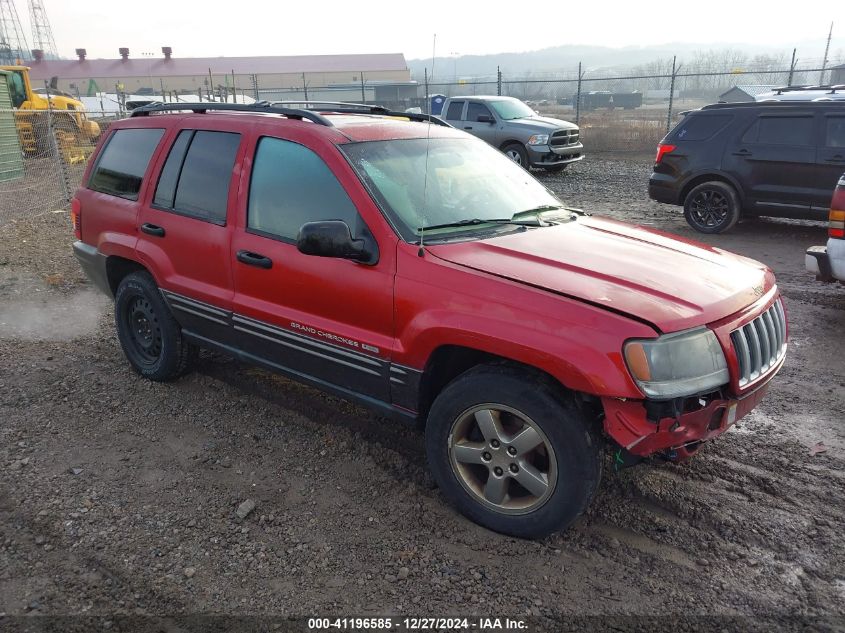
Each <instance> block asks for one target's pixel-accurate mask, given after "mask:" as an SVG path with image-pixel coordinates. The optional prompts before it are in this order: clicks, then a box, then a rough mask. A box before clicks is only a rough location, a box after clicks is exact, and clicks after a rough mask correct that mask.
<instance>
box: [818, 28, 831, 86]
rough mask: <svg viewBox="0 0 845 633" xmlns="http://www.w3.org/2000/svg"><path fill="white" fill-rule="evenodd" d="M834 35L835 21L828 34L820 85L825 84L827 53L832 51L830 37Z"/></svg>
mask: <svg viewBox="0 0 845 633" xmlns="http://www.w3.org/2000/svg"><path fill="white" fill-rule="evenodd" d="M832 37H833V22H831V23H830V31H829V32H828V34H827V45H826V46H825V47H824V59H823V60H822V72H821V74H820V75H819V85H821V86H823V85H824V70H825V68H827V54H828V53H829V52H830V38H832Z"/></svg>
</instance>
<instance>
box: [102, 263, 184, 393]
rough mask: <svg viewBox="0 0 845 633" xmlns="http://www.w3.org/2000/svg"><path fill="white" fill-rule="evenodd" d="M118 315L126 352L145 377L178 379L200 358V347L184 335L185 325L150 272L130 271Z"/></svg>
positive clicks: (118, 297) (118, 299) (118, 298)
mask: <svg viewBox="0 0 845 633" xmlns="http://www.w3.org/2000/svg"><path fill="white" fill-rule="evenodd" d="M114 317H115V325H116V326H117V337H118V339H119V340H120V346H121V347H122V348H123V353H124V354H126V358H127V359H128V360H129V363H130V364H131V365H132V368H133V369H134V370H135V371H137V372H138V373H139V374H141V375H142V376H143V377H144V378H149V379H150V380H156V381H165V380H171V379H173V378H177V377H178V376H181V375H182V374H184V373H185V372H186V371H187V370H188V368H189V367H190V365H191V363H192V361H193V360H194V359H195V358H196V355H197V348H196V347H195V346H193V345H191V344H190V343H188V342H187V341H186V340H185V339H184V338H183V337H182V328H180V327H179V324H178V323H177V322H176V319H174V318H173V315H172V314H170V310H169V308H168V307H167V305H166V304H165V303H164V299H163V298H162V296H161V293H160V292H159V290H158V286H156V283H155V281H154V280H153V278H152V277H151V276H150V274H149V273H147V272H136V273H132V274H129V275H127V276H126V277H124V278H123V280H122V281H121V282H120V285H119V286H118V288H117V292H116V293H115V297H114Z"/></svg>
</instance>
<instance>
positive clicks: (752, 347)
mask: <svg viewBox="0 0 845 633" xmlns="http://www.w3.org/2000/svg"><path fill="white" fill-rule="evenodd" d="M731 343H732V344H733V347H734V352H735V353H736V357H737V360H738V361H739V386H740V387H744V386H745V385H747V384H748V383H750V382H753V381H754V380H757V378H759V377H760V376H763V375H764V374H766V373H767V372H768V371H769V370H770V369H771V368H772V367H774V366H775V365H777V363H778V362H779V361H780V359H781V358H783V355H784V353H785V352H786V315H785V314H784V312H783V304H781V300H780V299H778V300H777V301H775V302H774V303H773V304H772V307H770V308H769V309H768V310H766V311H765V312H764V313H763V314H761V315H760V316H758V317H757V318H756V319H754V320H753V321H751V322H750V323H747V324H745V325H743V326H742V327H741V328H737V329H736V330H734V331H733V332H731Z"/></svg>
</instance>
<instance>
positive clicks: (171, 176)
mask: <svg viewBox="0 0 845 633" xmlns="http://www.w3.org/2000/svg"><path fill="white" fill-rule="evenodd" d="M193 136H194V131H193V130H182V131H181V132H179V136H177V137H176V141H175V142H174V143H173V147H171V148H170V154H168V155H167V161H166V162H165V163H164V168H163V169H162V170H161V176H159V178H158V187H156V195H155V198H154V199H153V204H154V205H156V206H158V207H166V208H168V209H170V208H172V207H173V198H174V197H175V196H176V183H177V182H179V172H180V171H182V163H183V162H184V160H185V153H186V152H187V151H188V145H190V143H191V139H192V138H193Z"/></svg>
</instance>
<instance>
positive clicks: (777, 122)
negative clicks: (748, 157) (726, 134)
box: [744, 116, 814, 145]
mask: <svg viewBox="0 0 845 633" xmlns="http://www.w3.org/2000/svg"><path fill="white" fill-rule="evenodd" d="M756 128H757V138H756V139H754V138H747V139H744V140H748V141H750V142H752V143H753V142H755V141H756V142H757V143H769V144H772V145H813V144H814V143H813V117H810V116H807V117H796V116H791V117H790V116H763V117H760V119H759V120H758V122H757V124H756ZM753 129H754V128H752V129H751V130H749V132H753ZM746 137H748V134H747V133H746Z"/></svg>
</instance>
